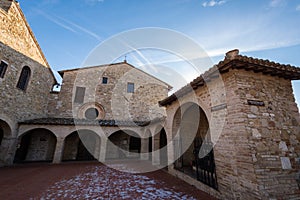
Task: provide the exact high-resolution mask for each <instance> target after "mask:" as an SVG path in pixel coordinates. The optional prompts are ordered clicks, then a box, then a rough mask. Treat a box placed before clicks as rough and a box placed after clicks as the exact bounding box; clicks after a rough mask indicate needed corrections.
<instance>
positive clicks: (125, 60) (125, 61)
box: [124, 55, 127, 63]
mask: <svg viewBox="0 0 300 200" xmlns="http://www.w3.org/2000/svg"><path fill="white" fill-rule="evenodd" d="M124 63H127V55H125V58H124Z"/></svg>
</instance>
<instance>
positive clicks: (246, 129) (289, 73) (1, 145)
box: [0, 0, 300, 199]
mask: <svg viewBox="0 0 300 200" xmlns="http://www.w3.org/2000/svg"><path fill="white" fill-rule="evenodd" d="M0 19H1V20H0V26H1V35H0V61H1V64H0V95H1V98H0V105H1V107H0V108H1V110H0V165H1V166H2V165H11V164H13V163H26V162H40V161H43V162H53V163H60V162H64V161H74V160H77V161H81V160H94V159H97V160H99V161H100V162H104V161H106V160H109V159H119V158H121V159H125V158H127V159H138V160H150V161H151V162H152V165H161V166H168V167H167V169H168V171H169V173H171V174H173V175H175V176H177V177H179V178H182V179H184V180H185V181H187V182H189V183H191V184H193V185H195V186H196V187H197V188H199V189H201V190H203V191H206V192H208V193H210V194H211V195H213V196H215V197H217V198H220V199H299V197H300V190H299V185H300V182H299V171H300V163H299V162H300V126H299V124H300V118H299V111H298V108H297V105H296V103H295V99H294V95H293V91H292V86H291V80H299V79H300V68H297V67H293V66H290V65H282V64H278V63H274V62H270V61H268V60H261V59H256V58H251V57H247V56H242V55H239V52H238V50H233V51H230V52H228V53H226V56H225V59H224V60H223V61H221V62H220V63H219V64H217V65H216V66H213V67H212V68H211V69H209V70H208V71H207V72H205V73H204V74H202V75H199V77H198V78H196V79H195V80H194V81H192V82H191V83H190V84H188V85H186V86H184V87H183V88H182V89H180V90H178V91H177V92H175V93H174V94H172V95H170V96H167V94H168V91H169V89H170V88H171V87H170V86H169V85H168V84H166V83H164V82H163V81H161V80H158V79H157V78H155V77H153V76H151V75H149V74H147V73H145V72H143V71H141V70H139V69H137V68H135V67H134V66H132V65H130V64H129V63H127V62H125V61H124V62H121V63H114V64H105V65H100V66H92V67H86V68H81V69H70V70H63V71H60V72H59V74H60V75H61V76H62V78H63V83H62V86H61V91H60V92H55V91H53V90H52V88H53V86H55V85H57V82H56V80H55V78H54V76H53V73H52V71H51V69H50V67H49V65H48V63H47V61H46V59H45V57H44V55H43V53H42V51H41V49H40V47H39V45H38V43H37V41H36V39H35V37H34V35H33V33H32V31H31V29H30V27H29V26H28V24H27V22H26V20H25V18H24V15H23V14H22V11H21V9H20V7H19V4H18V3H17V2H16V1H11V0H3V1H1V2H0ZM151 162H149V163H150V164H151Z"/></svg>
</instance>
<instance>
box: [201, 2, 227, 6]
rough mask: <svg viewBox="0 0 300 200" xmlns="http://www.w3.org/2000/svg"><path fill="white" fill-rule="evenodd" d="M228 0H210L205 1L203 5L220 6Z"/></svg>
mask: <svg viewBox="0 0 300 200" xmlns="http://www.w3.org/2000/svg"><path fill="white" fill-rule="evenodd" d="M225 3H226V1H225V0H220V1H217V0H210V1H205V2H204V3H203V4H202V6H203V7H213V6H220V5H223V4H225Z"/></svg>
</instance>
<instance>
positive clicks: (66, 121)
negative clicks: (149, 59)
mask: <svg viewBox="0 0 300 200" xmlns="http://www.w3.org/2000/svg"><path fill="white" fill-rule="evenodd" d="M161 120H163V119H154V120H152V121H119V120H87V119H73V118H39V119H32V120H26V121H23V122H19V124H27V125H86V126H89V125H91V126H128V127H135V126H141V127H143V126H147V125H149V124H150V123H155V122H159V121H161Z"/></svg>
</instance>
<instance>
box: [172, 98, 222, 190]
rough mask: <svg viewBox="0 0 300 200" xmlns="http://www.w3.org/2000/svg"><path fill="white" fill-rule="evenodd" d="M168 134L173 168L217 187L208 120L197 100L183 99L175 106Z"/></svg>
mask: <svg viewBox="0 0 300 200" xmlns="http://www.w3.org/2000/svg"><path fill="white" fill-rule="evenodd" d="M172 136H173V142H174V149H173V151H174V159H175V163H174V168H175V169H176V170H179V171H181V172H183V173H184V174H187V175H189V176H191V177H194V178H195V179H197V180H199V181H202V182H203V183H205V184H207V185H209V186H211V187H214V188H217V181H216V173H215V162H214V154H213V148H212V147H213V146H212V143H211V136H210V132H209V122H208V119H207V116H206V114H205V113H204V111H203V109H202V108H201V107H200V106H199V105H198V104H196V103H187V104H184V105H182V106H181V107H180V108H178V110H177V111H176V113H175V115H174V118H173V126H172ZM204 154H205V155H204Z"/></svg>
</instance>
